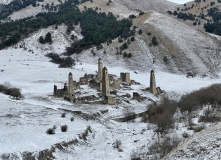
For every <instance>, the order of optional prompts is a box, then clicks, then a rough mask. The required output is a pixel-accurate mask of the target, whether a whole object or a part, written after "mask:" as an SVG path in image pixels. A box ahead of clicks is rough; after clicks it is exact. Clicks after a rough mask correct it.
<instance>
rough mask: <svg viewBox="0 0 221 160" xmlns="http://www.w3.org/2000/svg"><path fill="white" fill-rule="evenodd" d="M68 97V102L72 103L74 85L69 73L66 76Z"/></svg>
mask: <svg viewBox="0 0 221 160" xmlns="http://www.w3.org/2000/svg"><path fill="white" fill-rule="evenodd" d="M68 96H70V97H69V98H70V101H71V102H73V100H74V99H75V92H74V83H73V77H72V73H71V72H70V73H69V75H68Z"/></svg>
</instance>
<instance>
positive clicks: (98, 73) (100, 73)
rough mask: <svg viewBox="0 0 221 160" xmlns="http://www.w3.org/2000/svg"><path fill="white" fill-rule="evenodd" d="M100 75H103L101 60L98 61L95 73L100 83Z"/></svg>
mask: <svg viewBox="0 0 221 160" xmlns="http://www.w3.org/2000/svg"><path fill="white" fill-rule="evenodd" d="M102 74H103V62H102V59H101V58H99V59H98V72H97V78H98V80H99V81H102Z"/></svg>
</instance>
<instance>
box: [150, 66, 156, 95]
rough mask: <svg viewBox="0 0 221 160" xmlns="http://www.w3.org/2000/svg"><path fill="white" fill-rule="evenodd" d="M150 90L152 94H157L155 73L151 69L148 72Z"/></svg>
mask: <svg viewBox="0 0 221 160" xmlns="http://www.w3.org/2000/svg"><path fill="white" fill-rule="evenodd" d="M150 92H151V93H153V94H157V89H156V81H155V74H154V71H153V70H151V72H150Z"/></svg>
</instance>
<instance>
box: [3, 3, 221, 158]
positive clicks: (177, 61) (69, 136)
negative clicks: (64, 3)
mask: <svg viewBox="0 0 221 160" xmlns="http://www.w3.org/2000/svg"><path fill="white" fill-rule="evenodd" d="M52 2H54V3H55V4H59V3H60V2H59V1H52V0H44V2H41V3H42V4H46V3H50V4H52ZM0 3H9V0H8V1H6V0H0ZM175 5H176V4H174V3H170V2H168V1H165V0H155V1H152V0H145V1H144V0H138V1H126V0H114V1H113V2H111V4H110V5H109V6H108V5H107V4H106V2H103V1H99V0H94V2H93V3H91V2H86V3H84V4H82V5H80V6H79V8H80V9H81V10H84V8H85V7H84V6H87V7H93V8H96V7H98V8H101V9H100V10H99V11H101V12H103V11H104V12H106V13H108V12H113V14H114V15H116V16H117V15H118V18H119V19H123V18H127V17H128V16H129V15H131V14H134V15H136V16H137V18H135V19H133V25H134V26H136V33H135V36H134V37H135V41H133V42H132V41H131V42H130V44H129V45H128V48H127V49H125V50H124V51H126V52H127V53H131V54H132V57H130V58H128V57H124V55H123V53H121V54H120V53H118V52H117V51H118V49H119V48H120V46H121V45H122V44H123V43H124V42H127V39H126V40H123V42H122V43H119V42H118V39H117V38H116V39H114V40H113V41H112V43H111V44H107V43H103V44H102V45H103V48H102V49H99V50H98V49H97V48H96V47H95V46H94V47H93V48H89V49H87V50H84V51H82V53H80V54H73V55H71V57H72V58H73V59H74V60H75V66H73V67H72V68H59V67H58V65H57V64H54V63H52V62H50V59H49V58H48V57H46V56H45V55H46V54H48V53H57V54H59V55H60V56H61V57H63V56H64V55H62V53H64V52H65V50H66V47H68V46H70V45H71V43H72V42H73V38H72V39H71V35H73V36H75V39H78V40H80V39H82V38H83V36H82V34H81V28H80V25H76V26H74V30H73V31H72V32H71V34H70V35H67V34H66V29H67V26H65V25H64V24H62V25H58V26H57V27H55V26H50V27H47V28H43V29H40V30H39V31H35V32H34V33H32V34H30V35H29V36H28V37H27V38H25V39H22V40H21V41H20V42H19V43H18V44H15V45H13V46H11V47H8V48H5V49H3V50H0V84H4V85H9V84H10V85H11V86H14V87H18V88H20V89H21V92H22V94H23V95H24V98H23V99H21V100H15V99H13V98H11V97H9V96H7V95H5V94H2V93H0V102H1V105H0V109H1V112H0V128H1V130H0V159H4V160H12V159H13V160H14V159H16V160H17V159H24V160H29V159H34V158H35V159H41V158H39V157H47V158H51V159H68V160H72V159H79V160H92V159H93V160H99V159H105V160H113V159H114V160H118V159H120V160H128V159H131V157H132V154H133V153H135V152H136V154H138V155H139V153H142V154H143V155H145V156H146V157H148V156H149V158H154V156H155V155H157V153H154V154H155V155H154V154H153V155H152V154H150V155H148V154H147V153H148V151H149V150H150V149H149V148H150V147H151V146H152V145H153V144H154V143H155V142H156V141H157V140H159V135H158V134H157V133H156V126H157V125H154V124H153V123H149V122H147V121H144V120H143V117H142V115H143V114H147V109H148V107H147V106H148V105H149V104H153V103H159V102H160V100H161V98H163V97H169V98H171V99H173V100H175V101H178V100H179V99H180V98H181V96H183V95H185V94H187V93H190V92H192V91H195V90H199V89H200V88H202V87H207V86H209V85H211V84H216V83H220V78H221V72H220V69H221V62H220V60H221V56H220V53H221V48H220V39H221V38H220V37H219V36H214V35H209V34H207V33H204V32H201V31H198V30H196V29H194V28H192V27H190V26H188V25H186V24H184V23H182V22H181V21H178V20H176V19H174V18H171V17H169V16H167V15H166V14H162V13H165V12H166V11H167V10H168V8H170V7H174V6H175ZM151 10H152V11H151ZM140 11H144V12H146V11H148V12H147V13H144V14H143V15H141V16H139V13H140ZM150 11H151V12H150ZM157 11H158V12H161V13H158V12H157ZM39 12H44V11H43V10H42V9H41V5H40V6H39V7H34V8H33V7H31V6H28V7H27V8H25V9H23V10H20V11H18V12H16V13H13V14H12V15H10V17H11V19H13V20H16V19H20V18H24V17H27V16H32V15H36V14H37V13H39ZM139 29H142V34H138V31H139ZM48 32H50V33H51V37H52V43H51V44H49V43H46V44H41V43H39V41H38V39H39V37H40V36H42V37H44V36H45V35H46V34H47V33H48ZM148 33H149V35H148ZM153 36H156V37H157V40H158V42H159V44H158V45H156V46H153V45H150V44H151V43H152V38H153ZM92 51H93V52H94V53H92ZM165 57H166V58H165ZM98 58H102V61H103V65H104V66H106V67H107V69H108V73H109V74H111V75H114V77H115V78H116V79H118V78H120V73H121V72H129V73H130V78H131V79H132V80H135V81H136V82H137V83H136V84H132V85H128V86H126V87H124V88H123V87H122V86H123V85H121V89H117V90H116V96H119V99H118V101H119V103H117V104H115V105H104V104H82V105H80V104H72V103H69V102H68V101H66V100H64V98H56V97H54V96H53V89H54V88H53V87H54V85H57V86H58V88H62V87H63V86H64V83H67V81H68V74H69V73H70V72H72V74H73V79H74V80H75V81H79V78H80V77H82V76H84V75H85V74H86V73H87V74H96V73H97V68H98V66H97V62H98ZM152 69H154V71H155V78H156V85H157V87H158V86H159V87H160V88H161V89H162V90H163V93H162V94H160V95H159V96H154V95H153V94H151V93H150V92H149V91H147V88H148V87H149V85H150V71H151V70H152ZM187 75H189V77H188V76H187ZM77 91H79V92H80V94H79V95H78V96H79V97H82V96H85V95H93V96H95V97H99V94H101V93H100V92H99V91H97V90H95V89H94V88H91V87H90V86H88V85H81V86H80V88H79V89H78V90H77ZM133 92H138V93H139V94H140V95H141V96H143V97H145V99H144V100H143V101H141V102H138V101H137V100H136V99H133ZM206 109H207V106H204V108H203V109H202V110H197V111H196V112H194V113H193V114H192V115H191V116H192V117H191V116H190V115H188V113H181V112H180V110H179V109H177V111H176V112H175V115H174V119H175V120H176V122H174V124H175V125H174V126H175V127H174V128H170V129H169V131H168V133H167V135H166V136H165V137H164V135H163V134H162V135H161V137H160V138H162V139H163V138H168V137H178V138H180V140H184V141H183V142H181V144H180V145H179V146H178V147H177V148H176V149H174V150H173V152H171V153H170V154H168V155H167V157H166V159H171V160H172V159H183V158H186V159H201V158H202V159H203V158H204V159H213V158H214V157H215V159H220V156H221V155H220V143H219V140H220V138H221V137H220V134H219V132H220V130H221V126H220V125H219V124H218V125H215V126H210V127H209V128H206V129H205V130H204V131H201V132H199V133H196V134H195V135H194V131H193V130H190V129H189V123H190V122H193V123H194V125H196V126H197V125H201V122H198V118H199V117H197V116H199V115H200V114H203V113H204V111H205V110H206ZM128 110H129V111H131V112H134V114H135V115H136V116H137V117H136V118H135V119H134V120H133V121H130V122H126V120H125V116H126V115H125V112H126V111H128ZM63 113H66V114H65V116H63V117H62V114H63ZM71 118H74V120H73V119H72V120H71ZM202 124H203V122H202ZM63 125H67V126H68V129H67V131H66V132H62V131H61V126H63ZM209 125H214V124H213V123H211V124H206V125H205V126H206V127H207V126H209ZM89 126H90V127H89ZM49 128H54V130H55V134H51V135H49V134H47V133H46V131H47V130H48V129H49ZM86 131H87V132H86ZM184 133H186V134H188V135H187V137H188V136H189V138H186V139H185V138H184V137H183V134H184ZM167 136H168V137H167ZM116 142H118V143H120V142H121V144H119V146H118V147H116ZM142 154H141V155H142ZM145 156H144V157H145ZM155 158H156V157H155Z"/></svg>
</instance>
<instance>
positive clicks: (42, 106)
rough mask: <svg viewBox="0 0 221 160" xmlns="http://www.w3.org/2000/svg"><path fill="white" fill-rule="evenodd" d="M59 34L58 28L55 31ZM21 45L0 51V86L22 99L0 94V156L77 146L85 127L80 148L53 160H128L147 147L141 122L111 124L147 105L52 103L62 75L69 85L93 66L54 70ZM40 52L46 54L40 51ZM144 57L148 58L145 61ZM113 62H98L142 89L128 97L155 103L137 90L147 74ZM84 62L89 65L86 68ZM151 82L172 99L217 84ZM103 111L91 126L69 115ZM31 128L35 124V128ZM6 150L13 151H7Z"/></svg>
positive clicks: (168, 77) (179, 79) (162, 78)
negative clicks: (67, 144) (126, 111)
mask: <svg viewBox="0 0 221 160" xmlns="http://www.w3.org/2000/svg"><path fill="white" fill-rule="evenodd" d="M61 29H62V27H60V29H58V31H59V30H61ZM46 32H47V31H45V32H44V33H46ZM56 32H57V31H56ZM41 34H43V33H41V32H39V33H36V35H34V36H33V37H32V39H36V38H37V37H38V36H39V35H41ZM37 35H38V36H37ZM57 35H59V32H57ZM34 37H36V38H34ZM60 37H61V36H60ZM61 42H64V41H63V40H62V39H60V40H59V39H58V37H57V45H52V46H48V47H49V48H48V49H50V48H51V47H53V50H55V51H56V52H58V53H59V52H60V53H61V52H62V51H63V50H64V48H60V47H61V46H64V45H65V44H60V43H61ZM35 43H36V42H35ZM66 43H67V42H66ZM21 44H25V45H24V48H26V49H24V48H19V47H18V48H8V49H7V50H1V51H0V56H1V59H0V70H1V72H0V76H1V79H0V83H1V84H3V83H4V82H10V83H11V85H13V86H17V87H19V88H21V90H22V93H23V94H24V97H25V99H24V100H20V101H15V100H11V99H10V98H8V96H5V95H3V94H0V99H1V102H2V105H1V108H2V109H3V110H4V111H3V112H1V115H0V117H1V120H3V121H4V123H0V125H1V128H3V132H1V133H0V134H1V136H0V137H2V138H1V141H0V143H1V145H0V146H1V147H0V151H1V152H0V154H2V155H4V156H6V157H7V156H9V157H10V156H11V158H12V157H17V158H18V157H21V156H22V152H24V151H29V152H34V153H36V154H37V152H38V151H40V150H44V149H50V148H51V147H50V146H52V145H54V144H56V143H62V142H63V141H65V142H68V141H71V140H73V139H75V138H77V139H78V140H79V141H81V140H80V139H79V138H78V135H79V134H80V133H82V132H83V131H84V130H85V128H86V127H87V126H88V125H90V126H91V128H92V135H91V138H89V140H88V142H86V144H85V143H83V141H82V142H81V143H80V144H81V145H77V146H75V145H71V146H70V147H69V148H66V150H67V152H63V151H62V150H59V149H57V150H56V152H55V153H53V155H54V156H55V157H56V158H58V159H60V158H67V159H72V158H71V157H73V156H74V157H75V158H77V159H88V160H89V159H103V158H105V159H107V158H109V159H125V160H126V159H129V158H130V154H131V153H132V152H133V150H137V149H139V147H140V146H143V145H145V147H147V148H148V146H149V145H147V143H148V142H151V141H152V140H151V139H152V138H153V137H154V132H153V129H149V130H146V127H147V124H146V123H143V122H141V121H140V119H137V120H136V121H135V123H126V122H116V121H114V120H113V119H114V118H118V117H122V116H123V110H124V108H125V107H126V106H127V107H131V108H133V110H134V111H135V112H136V113H141V112H143V111H145V110H146V105H147V104H149V103H150V101H145V102H143V103H137V102H136V101H135V100H130V101H131V104H126V103H123V104H121V105H114V106H104V105H101V106H100V105H94V106H93V105H92V106H91V105H73V104H70V103H69V102H66V101H64V100H63V99H56V98H53V97H52V96H51V95H52V92H53V85H54V84H57V85H58V86H59V87H62V85H63V83H64V82H67V75H68V73H69V72H70V71H71V72H72V73H73V77H74V80H78V79H79V77H80V76H83V75H84V74H85V73H95V71H96V70H97V62H93V61H91V57H90V56H89V57H88V58H87V59H86V57H85V59H84V60H83V61H81V59H80V58H79V59H78V62H77V63H76V66H75V67H73V69H62V68H57V65H55V64H52V63H51V62H49V59H48V58H47V57H44V54H45V53H47V52H42V49H41V46H38V47H37V48H35V46H36V45H33V42H32V41H30V39H27V40H25V41H24V42H21ZM59 48H60V51H59ZM43 50H47V48H45V47H44V49H43ZM146 56H147V58H149V57H148V55H146ZM114 59H115V56H111V55H109V59H108V60H105V59H104V62H103V63H104V65H105V66H107V67H108V71H109V73H110V74H115V75H118V76H119V74H120V72H130V73H131V79H134V80H136V81H137V82H140V83H141V86H132V90H133V91H138V92H140V93H142V94H143V95H145V96H148V97H150V98H151V99H153V100H154V101H158V100H159V99H158V98H157V97H154V96H153V95H152V94H150V93H148V92H144V91H142V89H144V88H146V87H148V86H149V79H150V77H149V71H150V70H149V71H148V72H138V73H134V71H133V70H130V69H127V68H124V67H125V66H118V67H117V66H115V67H114V64H115V63H113V64H111V63H110V64H109V63H107V62H111V61H112V62H114V61H115V60H114ZM86 60H87V61H91V62H90V64H88V63H87V62H86ZM156 81H157V86H160V87H161V88H162V89H163V90H165V91H166V94H168V95H169V96H171V97H173V98H176V97H177V96H178V97H180V95H182V94H184V93H186V92H190V91H192V90H195V89H199V88H201V87H204V86H208V85H210V84H213V83H217V82H219V79H210V78H186V77H185V75H183V76H182V75H175V74H170V73H165V72H160V71H156ZM125 93H129V94H131V95H132V91H131V90H125V91H124V93H121V94H125ZM102 110H108V113H105V114H104V115H101V116H98V118H97V119H95V120H90V121H87V120H84V118H83V119H82V117H81V115H75V114H72V111H81V112H83V113H84V114H88V115H93V114H96V113H97V112H99V113H100V112H101V111H102ZM63 112H66V113H67V118H61V113H63ZM72 116H73V117H74V118H75V120H74V122H71V121H70V118H71V117H72ZM36 124H38V125H37V127H36ZM64 124H67V125H68V127H69V129H68V131H67V133H66V132H65V133H63V132H61V131H60V129H59V128H60V125H64ZM53 125H56V126H57V129H56V134H55V135H47V134H46V130H47V129H48V128H50V127H53ZM150 126H151V125H150ZM149 128H151V127H149ZM14 133H15V134H14ZM116 140H121V141H122V146H121V149H122V150H123V152H118V151H117V150H116V149H115V148H113V147H112V144H113V143H114V142H115V141H116ZM43 142H44V143H43ZM146 145H147V146H146ZM11 146H13V148H12V149H9V148H11ZM30 148H31V149H30ZM101 150H102V152H101ZM95 151H96V152H95ZM5 153H15V154H13V155H11V154H5ZM88 155H90V157H88ZM82 157H83V158H82Z"/></svg>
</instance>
